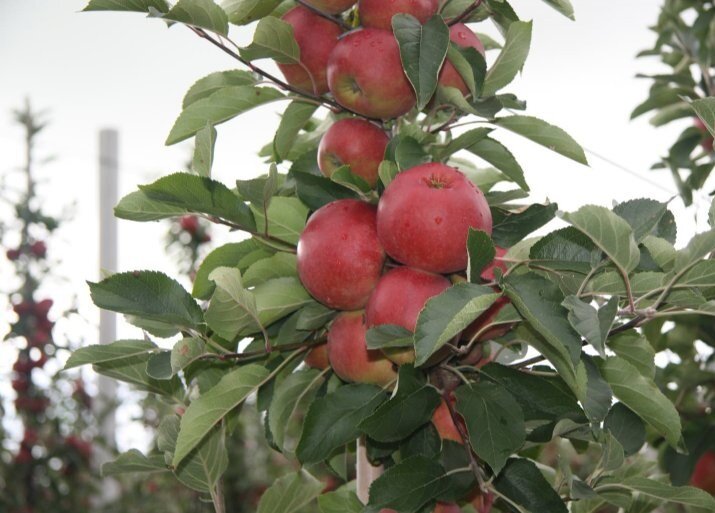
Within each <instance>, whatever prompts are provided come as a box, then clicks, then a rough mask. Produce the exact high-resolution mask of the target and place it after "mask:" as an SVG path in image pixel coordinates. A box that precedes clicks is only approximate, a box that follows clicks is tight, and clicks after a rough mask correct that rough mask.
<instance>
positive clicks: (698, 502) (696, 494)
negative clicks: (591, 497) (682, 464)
mask: <svg viewBox="0 0 715 513" xmlns="http://www.w3.org/2000/svg"><path fill="white" fill-rule="evenodd" d="M605 486H607V487H609V488H621V489H624V490H630V491H632V492H637V493H638V494H640V495H644V496H646V497H652V498H654V499H659V500H662V501H667V502H671V503H676V504H683V505H686V506H692V507H694V508H703V509H706V510H708V511H715V498H713V496H712V495H710V494H709V493H707V492H705V491H703V490H700V489H698V488H694V487H692V486H670V485H669V484H667V483H663V482H660V481H656V480H654V479H648V478H645V477H639V476H632V477H627V478H626V479H624V480H623V481H621V482H620V483H613V484H609V485H605ZM598 488H600V487H598ZM598 488H597V490H596V491H599V489H598Z"/></svg>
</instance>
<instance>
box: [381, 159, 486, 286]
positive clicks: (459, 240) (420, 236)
mask: <svg viewBox="0 0 715 513" xmlns="http://www.w3.org/2000/svg"><path fill="white" fill-rule="evenodd" d="M470 227H471V228H475V229H477V230H482V231H485V232H487V233H489V234H491V233H492V214H491V211H490V210H489V205H488V204H487V200H486V199H485V198H484V194H483V193H482V191H480V190H479V189H478V188H477V187H476V186H475V185H474V184H473V183H472V182H470V181H469V179H467V177H466V176H464V175H463V174H462V173H461V172H459V171H458V170H456V169H454V168H452V167H449V166H446V165H444V164H439V163H432V164H423V165H420V166H417V167H413V168H412V169H408V170H407V171H403V172H402V173H400V174H398V175H397V177H396V178H395V179H394V180H393V181H392V182H391V183H390V185H389V186H388V187H387V188H386V189H385V192H384V194H383V195H382V197H381V198H380V203H379V205H378V211H377V234H378V236H379V237H380V242H382V246H383V247H384V248H385V251H387V254H388V255H390V256H391V257H392V258H394V259H395V260H397V261H398V262H401V263H403V264H405V265H408V266H410V267H416V268H418V269H423V270H425V271H430V272H433V273H441V274H447V273H453V272H457V271H462V270H464V269H466V268H467V235H468V234H469V228H470Z"/></svg>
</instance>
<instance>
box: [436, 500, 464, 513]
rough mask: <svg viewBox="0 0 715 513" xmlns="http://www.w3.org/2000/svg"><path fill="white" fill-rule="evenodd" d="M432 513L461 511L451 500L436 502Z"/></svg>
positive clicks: (457, 512) (456, 512)
mask: <svg viewBox="0 0 715 513" xmlns="http://www.w3.org/2000/svg"><path fill="white" fill-rule="evenodd" d="M432 513H462V508H460V507H459V505H457V504H455V503H453V502H452V503H446V502H438V503H437V506H435V508H434V511H433V512H432Z"/></svg>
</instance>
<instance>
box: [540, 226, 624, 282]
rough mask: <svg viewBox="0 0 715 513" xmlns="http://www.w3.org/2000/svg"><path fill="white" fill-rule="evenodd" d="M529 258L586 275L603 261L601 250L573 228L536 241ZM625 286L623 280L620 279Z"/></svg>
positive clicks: (555, 232) (564, 229)
mask: <svg viewBox="0 0 715 513" xmlns="http://www.w3.org/2000/svg"><path fill="white" fill-rule="evenodd" d="M529 258H530V259H532V260H539V261H541V265H547V266H549V267H554V268H556V269H566V270H573V271H578V272H582V273H584V274H586V273H587V272H588V271H589V270H590V269H591V268H593V267H596V266H597V265H598V263H599V262H600V261H601V260H602V258H603V255H602V252H601V250H600V249H599V248H598V247H597V246H596V245H595V244H594V243H593V242H592V241H591V239H589V238H588V237H587V236H586V235H585V234H584V233H582V232H580V231H579V230H577V229H576V228H573V227H571V226H569V227H567V228H561V229H560V230H556V231H554V232H551V233H550V234H548V235H546V236H544V237H543V238H541V239H539V240H538V241H536V243H535V244H534V245H533V246H532V247H531V250H530V251H529ZM619 279H620V281H621V286H623V278H619Z"/></svg>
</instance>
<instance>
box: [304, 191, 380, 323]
mask: <svg viewBox="0 0 715 513" xmlns="http://www.w3.org/2000/svg"><path fill="white" fill-rule="evenodd" d="M384 263H385V251H384V250H383V249H382V246H381V245H380V241H379V240H378V238H377V228H376V209H375V207H374V206H373V205H370V204H368V203H365V202H362V201H358V200H351V199H346V200H338V201H333V202H332V203H328V204H327V205H325V206H324V207H322V208H320V209H318V210H317V211H316V212H315V213H314V214H313V215H312V216H311V217H310V219H309V220H308V224H307V225H306V226H305V229H304V230H303V233H302V234H301V236H300V240H299V241H298V275H299V276H300V280H301V281H302V282H303V285H305V288H306V289H307V290H308V292H310V293H311V294H312V295H313V297H314V298H315V299H317V300H318V301H320V302H321V303H323V304H325V305H327V306H329V307H330V308H335V309H338V310H357V309H359V308H362V307H364V306H365V304H366V303H367V300H368V298H369V297H370V293H371V292H372V289H373V288H375V285H376V284H377V281H378V280H379V279H380V274H381V273H382V266H383V264H384Z"/></svg>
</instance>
